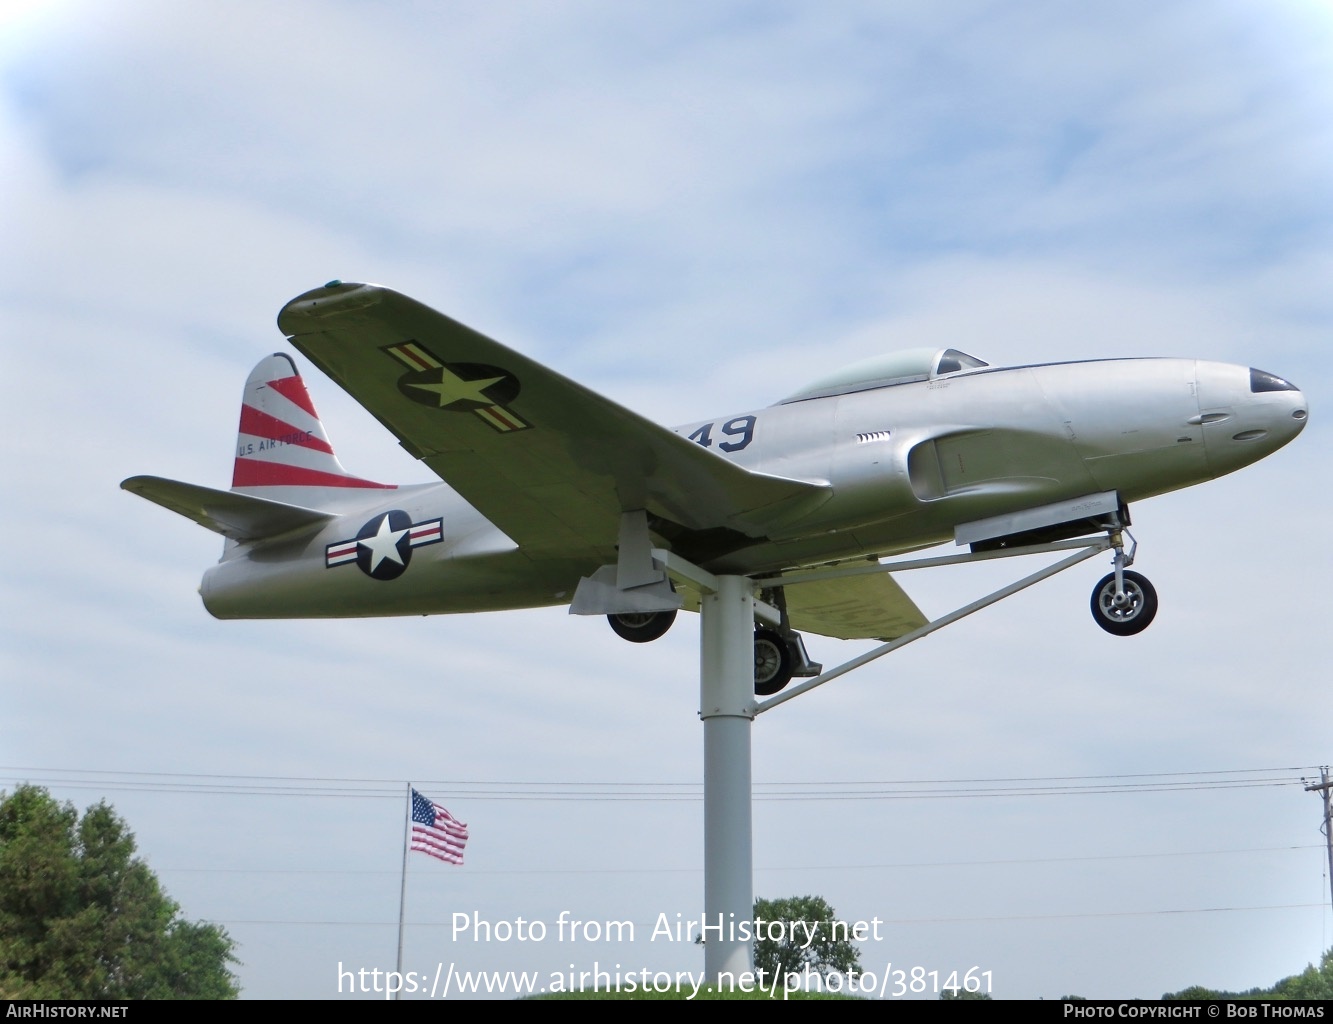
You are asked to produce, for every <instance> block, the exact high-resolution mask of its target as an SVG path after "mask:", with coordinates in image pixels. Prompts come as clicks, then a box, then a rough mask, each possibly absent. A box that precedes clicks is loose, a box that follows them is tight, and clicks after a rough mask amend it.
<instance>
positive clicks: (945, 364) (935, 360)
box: [778, 348, 990, 405]
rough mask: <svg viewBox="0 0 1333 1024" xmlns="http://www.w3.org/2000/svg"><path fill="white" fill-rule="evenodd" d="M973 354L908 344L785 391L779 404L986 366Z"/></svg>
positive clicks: (887, 385)
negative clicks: (799, 388) (790, 393)
mask: <svg viewBox="0 0 1333 1024" xmlns="http://www.w3.org/2000/svg"><path fill="white" fill-rule="evenodd" d="M989 365H990V364H989V363H984V362H982V361H981V360H980V359H978V358H977V357H976V356H970V355H968V354H967V353H966V352H960V351H959V350H958V349H956V348H909V349H903V350H902V351H901V352H889V353H886V354H885V355H882V356H874V357H873V358H871V359H863V360H861V362H859V363H852V364H851V365H850V366H844V367H842V368H841V369H838V370H834V371H833V372H832V373H827V374H825V375H824V376H823V377H820V378H819V379H818V380H815V381H813V382H812V383H810V384H809V385H807V386H806V387H804V388H802V389H801V390H800V391H797V392H796V393H795V394H792V395H788V396H787V397H786V398H784V399H783V400H782V401H781V402H779V403H778V404H779V405H787V404H788V403H791V402H804V401H806V400H807V399H810V398H828V397H829V396H831V395H850V394H852V393H853V392H856V391H870V390H871V389H873V388H883V387H889V386H890V385H893V384H912V383H914V382H916V381H922V380H934V379H935V378H936V377H944V376H947V375H948V374H951V373H960V372H961V371H963V370H976V369H979V368H980V367H983V366H989Z"/></svg>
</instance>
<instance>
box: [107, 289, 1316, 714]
mask: <svg viewBox="0 0 1333 1024" xmlns="http://www.w3.org/2000/svg"><path fill="white" fill-rule="evenodd" d="M278 325H279V327H280V328H281V330H282V331H283V333H284V334H285V335H287V336H288V338H289V340H290V342H291V343H292V345H294V346H295V347H296V349H297V350H299V351H300V352H301V353H302V354H304V355H305V356H306V357H307V358H308V359H310V360H311V361H312V362H313V363H314V364H315V365H316V366H318V367H319V368H320V369H321V370H323V371H324V373H326V374H327V375H328V376H330V377H332V378H333V380H334V381H336V382H337V383H338V384H339V385H341V386H342V387H343V388H344V389H345V390H346V391H347V392H348V393H349V394H351V395H352V397H353V398H355V399H356V400H357V401H358V402H360V403H361V404H362V405H363V406H364V407H365V408H366V409H367V410H369V411H370V412H371V413H372V414H373V415H374V416H375V417H376V418H377V419H379V421H380V422H381V423H383V424H384V425H385V426H386V427H387V428H388V429H389V430H390V431H391V432H392V433H393V434H394V435H395V436H396V437H397V438H398V440H399V443H400V444H401V445H402V446H403V448H405V449H406V450H407V451H408V452H409V453H410V454H412V455H413V456H414V457H416V458H417V459H420V460H421V461H422V462H424V463H425V464H426V465H427V466H428V467H429V468H430V469H431V470H432V471H433V472H434V473H435V474H436V475H438V476H439V477H440V479H441V480H442V481H443V483H435V484H419V485H406V486H396V485H392V484H384V483H377V482H374V481H371V480H368V479H364V478H361V477H358V476H354V475H353V474H351V473H349V472H348V471H347V470H346V469H344V468H343V466H342V464H341V463H340V462H339V461H338V458H337V456H336V455H335V454H334V450H333V447H332V445H331V444H330V442H329V437H328V434H327V433H326V431H325V429H324V426H323V424H322V422H321V421H320V418H319V416H318V414H317V413H316V412H315V406H314V404H313V403H312V401H311V399H310V396H309V393H308V392H307V390H306V386H305V383H304V381H303V379H302V377H301V376H300V374H299V373H298V371H297V368H296V364H295V362H294V361H293V360H292V358H291V357H290V356H288V355H286V354H283V353H279V354H276V355H271V356H268V357H267V358H265V359H263V360H262V361H261V362H260V363H259V365H258V366H256V367H255V369H254V371H253V372H252V373H251V374H250V377H249V379H248V380H247V382H246V385H245V391H244V396H243V399H242V405H241V418H240V430H239V436H238V439H237V446H236V461H235V468H234V473H233V477H232V485H231V489H230V490H226V491H224V490H218V489H213V488H209V487H202V486H197V485H193V484H186V483H181V482H178V481H173V480H166V479H162V478H159V477H151V476H136V477H132V478H130V479H128V480H126V481H124V482H123V483H122V484H121V486H122V487H124V488H125V489H126V490H129V491H132V492H133V493H135V494H138V495H140V496H142V497H144V498H147V499H148V500H150V501H153V502H156V503H157V504H160V505H163V506H165V507H166V508H169V509H171V510H172V511H174V512H178V513H180V514H181V515H184V516H187V517H189V518H190V519H192V520H194V521H195V522H197V523H199V524H201V525H203V526H206V527H208V528H209V529H210V530H214V531H216V532H217V533H220V534H222V535H223V536H224V537H225V538H226V541H225V545H224V549H223V553H222V558H221V561H220V562H219V563H218V564H217V565H216V566H213V567H212V568H210V569H209V570H208V571H207V572H206V573H205V575H204V579H203V583H202V586H201V587H200V593H201V595H202V597H203V602H204V606H205V607H206V608H207V609H208V611H209V612H211V613H212V614H213V615H214V616H216V617H218V618H223V619H230V618H307V617H310V618H315V617H342V616H372V615H418V614H435V613H446V612H475V611H487V610H496V609H506V608H526V607H534V606H541V605H559V604H569V605H570V606H571V607H570V610H571V612H574V613H578V614H605V615H607V616H608V618H609V619H610V623H611V626H612V627H613V628H614V629H615V631H616V632H617V633H618V634H619V635H620V636H622V637H624V638H625V639H628V640H632V641H636V642H644V641H649V640H654V639H657V638H658V637H660V636H661V635H662V634H663V633H665V632H666V630H667V629H668V628H669V627H670V626H671V623H672V621H673V620H674V618H675V616H676V612H677V610H678V609H680V608H682V607H684V608H689V607H697V600H698V598H697V595H696V594H692V593H690V592H689V591H688V590H685V589H681V590H678V589H677V585H676V582H673V579H672V578H671V576H670V574H668V572H667V571H666V570H665V568H664V565H663V561H662V558H660V557H655V555H654V552H655V551H656V552H657V553H658V555H660V554H661V552H662V551H663V550H669V551H671V552H673V553H674V555H677V556H680V557H682V558H684V559H688V560H689V561H690V562H692V563H694V564H695V565H697V566H700V567H702V568H703V569H705V570H707V571H709V572H712V573H726V574H735V575H744V576H748V577H751V578H752V579H753V580H754V581H755V584H756V587H757V588H759V589H760V591H761V594H762V596H763V597H764V598H766V599H767V600H768V602H769V603H771V604H772V605H773V606H775V607H776V608H777V609H778V610H779V611H780V613H781V618H780V622H779V623H778V624H776V625H775V626H773V627H770V626H768V625H764V626H761V627H760V628H759V629H758V630H757V631H756V642H755V661H756V689H757V692H760V693H773V692H776V690H778V689H780V688H781V687H782V686H783V685H784V684H785V683H786V682H787V680H788V679H789V678H790V676H791V675H792V674H797V675H811V674H813V673H814V672H817V671H818V666H817V665H812V664H811V663H810V661H809V659H808V658H807V657H806V655H805V650H804V646H803V644H802V641H801V636H800V632H799V631H806V632H814V633H820V634H825V635H829V636H836V637H843V638H860V637H866V638H869V637H875V638H880V639H892V638H895V637H900V636H903V635H905V634H906V633H908V632H909V631H911V630H914V629H917V628H918V627H920V626H921V625H922V624H924V623H925V621H926V620H925V617H924V616H923V615H922V614H921V612H920V611H919V610H918V609H917V607H916V606H915V604H913V602H912V601H911V600H910V599H909V598H908V597H907V596H906V594H905V593H903V591H902V590H901V589H900V588H899V587H898V585H897V583H896V582H895V581H894V580H893V578H892V577H891V576H890V575H888V574H883V573H881V574H867V575H862V576H854V577H851V578H849V579H846V580H840V581H837V582H834V583H829V582H823V583H818V582H812V583H811V584H810V585H809V586H803V587H795V586H773V585H768V586H766V585H765V580H766V579H773V578H775V577H777V576H778V575H779V574H787V575H786V576H784V578H785V579H787V580H788V581H790V578H791V577H790V574H791V572H792V571H794V570H802V569H806V568H811V567H815V566H821V567H822V566H827V565H830V564H834V563H851V562H860V563H861V564H864V561H865V560H866V559H872V560H874V559H879V558H883V557H886V556H890V555H894V554H899V553H903V552H907V551H913V550H917V549H921V548H925V547H929V546H932V545H937V544H941V543H944V542H948V541H950V540H952V541H955V542H956V543H957V544H959V545H969V546H970V548H971V550H973V551H984V550H988V549H999V548H1006V547H1009V548H1012V547H1015V546H1023V545H1036V544H1041V543H1046V542H1052V541H1058V540H1062V539H1067V538H1072V537H1080V536H1087V535H1095V534H1100V533H1105V534H1107V536H1108V537H1109V538H1110V541H1111V546H1112V547H1113V548H1114V550H1115V560H1114V562H1113V567H1114V571H1113V572H1112V573H1110V574H1108V575H1107V576H1105V577H1104V578H1103V579H1101V580H1099V581H1098V583H1097V584H1096V586H1095V587H1094V589H1093V593H1092V599H1091V608H1092V613H1093V617H1094V619H1095V620H1096V621H1097V623H1098V625H1100V626H1101V627H1102V628H1103V629H1105V630H1107V631H1109V632H1111V633H1114V634H1118V635H1131V634H1134V633H1137V632H1140V631H1141V630H1142V629H1144V628H1145V627H1146V626H1147V625H1148V624H1149V623H1150V622H1151V621H1152V618H1153V616H1154V614H1155V613H1156V609H1157V596H1156V593H1155V591H1154V590H1153V587H1152V585H1151V584H1150V583H1149V582H1148V580H1147V579H1145V578H1144V577H1143V576H1141V575H1139V574H1138V573H1134V572H1130V571H1128V569H1127V567H1128V565H1129V564H1130V563H1131V562H1132V560H1133V550H1132V549H1131V550H1130V552H1129V553H1128V554H1126V553H1125V551H1124V547H1123V541H1122V533H1123V531H1124V529H1125V527H1127V526H1128V525H1129V524H1130V520H1129V504H1130V503H1131V502H1135V501H1139V500H1141V499H1143V498H1147V497H1150V496H1152V495H1156V494H1162V493H1164V492H1167V491H1171V490H1175V489H1177V488H1181V487H1188V486H1190V485H1192V484H1196V483H1200V482H1202V481H1205V480H1209V479H1212V478H1214V477H1218V476H1221V475H1223V474H1225V473H1230V472H1232V471H1234V470H1236V469H1240V468H1241V467H1243V466H1246V465H1248V464H1250V463H1252V462H1255V461H1257V460H1258V459H1261V458H1263V457H1264V456H1266V455H1268V454H1270V453H1272V452H1274V451H1276V450H1277V449H1278V448H1280V447H1282V446H1283V445H1284V444H1286V443H1287V442H1288V441H1290V440H1291V439H1292V438H1294V437H1295V436H1296V435H1297V434H1299V433H1300V431H1301V429H1302V428H1303V427H1304V426H1305V423H1306V418H1307V414H1308V406H1307V404H1306V400H1305V396H1304V395H1303V394H1302V393H1301V392H1300V390H1298V389H1297V388H1296V387H1295V386H1294V385H1292V384H1291V383H1289V382H1288V381H1286V380H1284V379H1282V378H1281V377H1277V376H1274V375H1273V374H1270V373H1266V372H1264V371H1262V370H1257V369H1253V368H1250V367H1244V366H1236V365H1230V364H1224V363H1216V362H1204V361H1198V360H1194V359H1169V358H1162V359H1105V360H1091V361H1080V362H1069V363H1050V364H1040V365H1030V366H1015V367H994V366H990V365H988V364H986V363H984V362H982V361H981V360H980V359H977V358H976V357H974V356H971V355H968V354H966V353H963V352H960V351H957V350H955V349H945V350H930V349H916V350H911V351H905V352H895V353H891V354H889V355H885V356H881V357H876V358H874V359H870V360H866V361H865V362H861V363H857V364H855V365H853V366H849V367H845V368H843V369H840V370H836V371H834V372H831V373H827V374H825V375H824V376H821V377H819V378H817V379H815V380H813V381H811V382H810V383H808V384H806V385H805V386H804V387H802V388H800V389H799V390H797V391H795V392H793V393H792V394H791V395H789V396H787V397H786V398H784V399H783V400H781V401H780V402H778V403H776V404H774V405H771V406H768V407H767V408H762V409H755V410H750V411H747V412H740V413H728V414H725V415H722V416H718V417H715V418H712V419H709V420H705V421H702V422H696V423H688V424H686V425H684V426H681V427H677V428H676V429H675V430H671V429H668V428H666V427H662V426H659V425H657V424H655V423H653V422H651V421H649V420H647V419H645V418H644V417H642V416H639V415H638V414H636V413H634V412H631V411H630V410H628V409H626V408H623V407H622V406H620V405H618V404H616V403H615V402H612V401H610V400H609V399H606V398H604V397H602V396H601V395H598V394H596V393H595V392H593V391H590V390H588V389H587V388H585V387H582V386H581V385H579V384H577V383H575V382H573V381H571V380H568V379H566V378H565V377H562V376H561V375H559V374H557V373H555V372H553V371H552V370H549V369H547V368H546V367H544V366H542V365H540V364H538V363H537V362H535V361H533V360H531V359H529V358H527V357H526V356H524V355H522V354H520V353H518V352H515V351H513V350H511V349H509V348H506V347H504V346H503V345H500V344H499V343H497V342H495V341H492V340H491V339H489V338H487V337H485V336H483V335H481V334H479V333H477V332H476V331H473V330H471V329H470V328H468V327H465V326H463V325H462V324H460V323H458V322H456V321H454V320H451V319H450V318H448V317H446V316H444V315H442V314H440V313H437V312H435V311H434V310H431V309H429V308H427V307H426V306H423V305H421V304H420V303H418V302H415V301H413V300H412V299H409V298H407V297H405V296H403V295H400V294H398V293H396V292H393V291H390V290H388V289H386V288H381V287H378V286H375V285H368V284H344V283H341V282H338V281H334V282H330V283H329V284H328V285H325V286H324V287H321V288H316V289H314V290H312V291H309V292H306V293H305V294H303V295H300V296H298V297H297V298H295V299H293V300H292V301H291V302H289V303H288V304H287V305H286V306H285V307H284V308H283V309H282V311H281V312H280V314H279V316H278Z"/></svg>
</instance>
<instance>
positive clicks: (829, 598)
mask: <svg viewBox="0 0 1333 1024" xmlns="http://www.w3.org/2000/svg"><path fill="white" fill-rule="evenodd" d="M798 581H799V577H795V578H793V580H792V582H790V583H789V584H788V585H787V586H786V588H785V589H784V594H785V596H786V598H787V615H788V617H789V618H790V620H791V625H792V628H793V629H796V630H799V631H801V632H805V633H818V634H820V635H821V636H832V637H838V638H839V639H842V640H871V639H874V640H897V639H898V638H899V637H900V636H904V635H906V634H908V633H910V632H911V631H912V630H914V629H918V628H920V627H921V626H924V625H925V624H926V623H927V622H928V621H929V620H928V619H927V618H926V616H925V615H924V614H923V613H922V611H921V609H920V608H918V607H917V606H916V604H915V602H913V601H912V599H911V598H910V597H908V596H907V594H906V593H905V592H904V591H903V588H902V587H900V586H899V585H898V583H897V581H896V580H895V579H894V578H893V577H892V576H890V575H889V574H888V573H887V572H883V573H876V574H873V575H865V576H848V577H844V578H843V579H833V580H817V581H813V582H810V583H800V582H798Z"/></svg>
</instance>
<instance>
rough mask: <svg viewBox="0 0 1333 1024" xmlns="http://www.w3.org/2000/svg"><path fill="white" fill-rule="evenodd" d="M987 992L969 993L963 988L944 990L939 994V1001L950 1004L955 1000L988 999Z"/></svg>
mask: <svg viewBox="0 0 1333 1024" xmlns="http://www.w3.org/2000/svg"><path fill="white" fill-rule="evenodd" d="M990 997H991V994H990V993H989V992H969V991H967V989H965V988H957V989H954V988H946V989H945V990H944V991H943V992H941V993H940V999H942V1000H944V1001H945V1002H950V1001H953V1000H956V999H989V998H990Z"/></svg>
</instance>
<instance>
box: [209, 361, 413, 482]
mask: <svg viewBox="0 0 1333 1024" xmlns="http://www.w3.org/2000/svg"><path fill="white" fill-rule="evenodd" d="M393 487H394V485H393V484H377V483H375V482H374V481H371V480H362V479H361V478H360V477H356V476H352V474H350V473H348V472H347V470H345V469H343V466H342V463H341V462H339V461H338V456H336V455H335V454H334V453H333V445H331V444H329V435H328V434H327V433H326V432H325V430H324V424H323V423H321V422H320V419H319V413H317V412H315V403H314V402H312V401H311V400H310V393H309V392H308V391H307V390H306V387H305V381H304V380H302V379H301V375H300V374H299V373H297V372H296V364H295V363H293V362H292V360H291V357H290V356H287V355H284V354H283V353H281V352H278V353H275V354H274V355H271V356H269V357H267V358H266V359H263V360H261V361H260V363H259V365H258V366H256V367H255V368H254V370H252V371H251V373H250V378H249V379H248V380H247V381H246V382H245V394H244V395H243V396H242V398H241V426H240V430H239V432H238V434H237V438H236V465H235V468H234V469H233V471H232V477H231V489H232V490H233V491H242V492H245V493H251V494H258V495H261V496H264V497H274V498H277V499H278V500H290V499H292V498H295V497H298V496H301V495H306V496H309V497H313V496H314V495H313V492H310V491H305V492H300V491H298V492H295V493H293V492H287V493H286V494H284V495H281V496H279V494H278V493H276V492H275V491H273V490H272V489H273V488H284V489H286V488H320V489H323V488H369V489H392V488H393ZM304 503H312V502H304Z"/></svg>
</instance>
